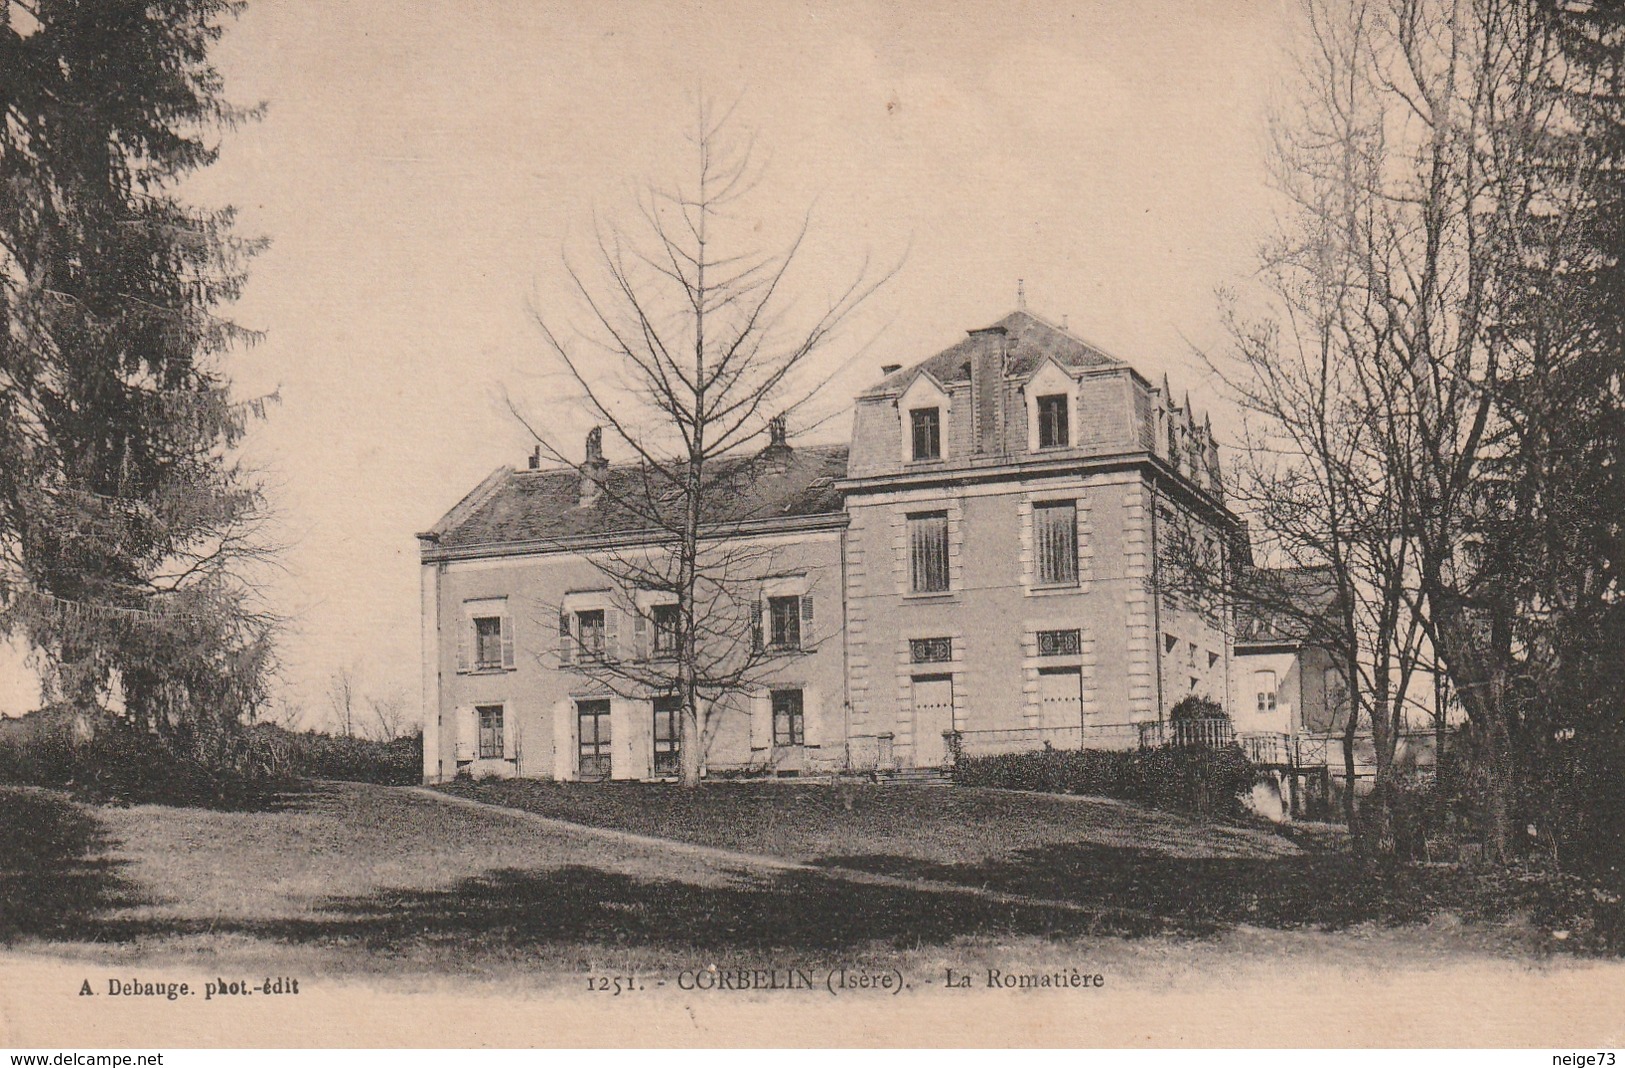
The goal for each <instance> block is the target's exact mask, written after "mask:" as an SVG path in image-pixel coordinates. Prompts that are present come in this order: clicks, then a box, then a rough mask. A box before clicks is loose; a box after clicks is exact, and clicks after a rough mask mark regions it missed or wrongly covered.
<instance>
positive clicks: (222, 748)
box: [0, 717, 423, 809]
mask: <svg viewBox="0 0 1625 1068" xmlns="http://www.w3.org/2000/svg"><path fill="white" fill-rule="evenodd" d="M422 765H423V738H422V736H421V735H410V736H407V737H403V738H397V739H396V740H394V741H392V742H387V743H386V742H376V741H370V740H368V739H364V738H343V737H336V736H334V735H328V734H317V733H314V732H305V733H295V732H292V731H287V730H283V729H282V728H280V727H275V726H271V725H268V724H261V725H258V726H253V727H248V728H245V729H242V730H238V731H232V732H229V733H225V734H222V735H220V736H217V737H215V738H213V739H210V740H208V741H204V740H202V739H197V738H188V737H176V738H160V737H159V736H157V735H155V734H150V733H147V732H144V731H139V730H135V729H132V728H131V727H129V726H128V725H126V724H125V723H123V722H122V721H120V720H117V719H113V718H111V717H109V718H106V719H104V720H102V721H101V722H99V723H97V724H96V730H95V734H94V736H93V737H91V738H89V739H85V740H80V741H77V742H75V741H73V740H71V732H70V731H69V729H68V728H67V724H66V722H60V723H53V724H51V725H50V726H49V727H47V728H46V729H43V730H40V731H37V732H34V733H31V734H27V735H24V734H23V733H21V732H12V733H11V734H10V735H9V736H0V782H10V783H18V784H23V785H30V786H46V787H55V788H60V789H67V790H70V791H72V792H73V793H74V794H75V795H76V796H78V797H81V798H84V799H86V800H92V801H103V802H115V803H122V804H143V803H156V804H168V805H196V806H203V807H208V808H225V809H237V808H256V807H259V806H261V805H264V804H266V803H269V802H271V801H273V800H274V798H275V796H276V795H277V794H278V793H280V792H283V791H286V790H289V789H292V788H294V787H296V786H297V785H298V784H299V783H300V781H301V780H305V779H348V780H351V781H354V782H371V783H386V784H390V783H395V784H410V783H417V782H419V781H421V776H422Z"/></svg>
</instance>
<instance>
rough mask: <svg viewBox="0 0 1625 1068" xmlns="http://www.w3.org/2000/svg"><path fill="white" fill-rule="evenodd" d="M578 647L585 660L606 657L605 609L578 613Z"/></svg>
mask: <svg viewBox="0 0 1625 1068" xmlns="http://www.w3.org/2000/svg"><path fill="white" fill-rule="evenodd" d="M576 649H577V650H578V651H579V652H580V654H581V657H582V659H584V660H602V659H603V658H604V610H603V609H602V608H595V609H593V610H592V611H590V612H577V613H576Z"/></svg>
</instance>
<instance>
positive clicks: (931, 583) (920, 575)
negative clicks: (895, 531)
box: [908, 512, 948, 593]
mask: <svg viewBox="0 0 1625 1068" xmlns="http://www.w3.org/2000/svg"><path fill="white" fill-rule="evenodd" d="M908 562H909V567H908V573H909V589H910V590H912V591H913V592H914V593H942V592H945V591H946V590H947V589H948V513H947V512H919V513H915V514H911V515H910V516H909V517H908Z"/></svg>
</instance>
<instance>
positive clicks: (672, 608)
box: [650, 604, 683, 657]
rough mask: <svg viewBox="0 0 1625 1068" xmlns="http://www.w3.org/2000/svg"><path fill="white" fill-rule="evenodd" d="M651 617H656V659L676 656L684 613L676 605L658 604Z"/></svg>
mask: <svg viewBox="0 0 1625 1068" xmlns="http://www.w3.org/2000/svg"><path fill="white" fill-rule="evenodd" d="M650 615H651V616H653V617H654V627H655V643H654V655H655V656H656V657H673V656H676V655H677V637H678V632H679V631H680V630H681V628H682V623H683V617H682V613H681V612H680V611H679V610H678V607H677V606H676V605H674V604H657V605H655V606H654V611H652V612H651V613H650Z"/></svg>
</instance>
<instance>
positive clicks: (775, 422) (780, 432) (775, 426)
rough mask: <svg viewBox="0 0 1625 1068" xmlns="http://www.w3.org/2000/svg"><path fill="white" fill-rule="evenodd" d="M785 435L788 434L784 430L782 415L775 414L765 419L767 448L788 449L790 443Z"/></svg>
mask: <svg viewBox="0 0 1625 1068" xmlns="http://www.w3.org/2000/svg"><path fill="white" fill-rule="evenodd" d="M787 437H788V434H787V433H786V431H785V421H784V416H783V415H775V416H774V417H773V418H771V419H769V420H768V421H767V447H768V448H770V449H771V448H775V447H777V448H784V449H788V448H789V447H790V445H789V442H788V441H787V440H786V438H787Z"/></svg>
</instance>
